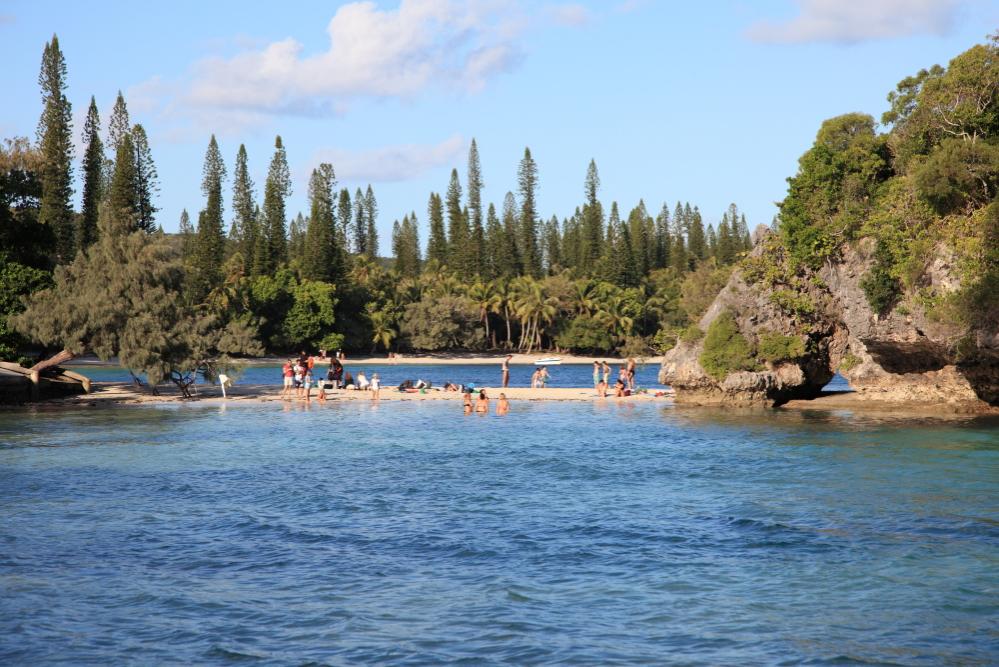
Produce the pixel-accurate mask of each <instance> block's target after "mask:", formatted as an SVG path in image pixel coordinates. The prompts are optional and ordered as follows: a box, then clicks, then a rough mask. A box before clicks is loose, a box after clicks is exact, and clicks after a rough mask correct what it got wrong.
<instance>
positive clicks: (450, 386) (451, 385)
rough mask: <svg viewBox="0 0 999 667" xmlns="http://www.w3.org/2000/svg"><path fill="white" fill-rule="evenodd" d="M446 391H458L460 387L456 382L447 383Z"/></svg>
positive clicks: (445, 385)
mask: <svg viewBox="0 0 999 667" xmlns="http://www.w3.org/2000/svg"><path fill="white" fill-rule="evenodd" d="M444 391H458V385H456V384H455V383H454V382H445V383H444Z"/></svg>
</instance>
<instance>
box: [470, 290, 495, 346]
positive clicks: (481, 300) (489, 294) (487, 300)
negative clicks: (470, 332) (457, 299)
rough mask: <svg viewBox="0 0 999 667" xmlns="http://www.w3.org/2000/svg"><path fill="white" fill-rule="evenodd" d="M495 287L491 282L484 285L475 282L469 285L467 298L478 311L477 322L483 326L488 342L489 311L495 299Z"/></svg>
mask: <svg viewBox="0 0 999 667" xmlns="http://www.w3.org/2000/svg"><path fill="white" fill-rule="evenodd" d="M494 290H495V286H494V284H493V283H492V282H488V283H484V282H482V281H481V280H476V281H475V282H474V283H472V284H471V285H469V287H468V292H467V296H468V298H469V299H471V300H472V301H473V302H475V306H476V307H477V308H478V309H479V321H480V322H482V323H483V324H484V325H485V329H486V340H487V341H488V340H489V309H490V306H491V304H492V302H493V300H494V299H495V291H494Z"/></svg>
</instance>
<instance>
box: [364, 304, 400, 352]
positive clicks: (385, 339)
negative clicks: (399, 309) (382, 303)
mask: <svg viewBox="0 0 999 667" xmlns="http://www.w3.org/2000/svg"><path fill="white" fill-rule="evenodd" d="M368 320H369V321H370V322H371V333H372V336H371V343H372V344H371V351H372V352H374V351H375V349H376V348H377V347H378V344H379V343H380V344H381V345H382V347H384V348H385V351H386V352H387V351H388V349H389V346H390V345H391V344H392V341H393V340H395V337H396V335H397V333H398V332H397V331H396V330H395V328H394V327H393V326H392V324H393V321H392V320H393V317H392V314H391V313H389V312H387V311H385V310H372V311H369V312H368Z"/></svg>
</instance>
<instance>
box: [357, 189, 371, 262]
mask: <svg viewBox="0 0 999 667" xmlns="http://www.w3.org/2000/svg"><path fill="white" fill-rule="evenodd" d="M365 203H366V201H365V199H364V193H363V192H361V188H357V190H356V191H355V192H354V225H353V230H354V243H355V246H354V252H356V253H357V254H358V255H367V254H368V218H367V216H366V215H365V213H364V205H365Z"/></svg>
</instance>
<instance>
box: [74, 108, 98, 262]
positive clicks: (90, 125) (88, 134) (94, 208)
mask: <svg viewBox="0 0 999 667" xmlns="http://www.w3.org/2000/svg"><path fill="white" fill-rule="evenodd" d="M83 145H84V149H83V165H82V167H83V200H82V202H81V204H80V217H79V223H78V225H77V229H76V242H77V245H78V246H79V247H80V248H86V247H87V246H89V245H91V244H92V243H93V242H94V241H96V240H97V216H98V212H99V210H98V207H99V206H100V203H101V199H102V198H103V197H104V144H103V143H102V142H101V117H100V114H99V113H98V112H97V102H96V101H95V100H94V98H93V97H91V98H90V108H89V109H87V120H86V122H84V124H83Z"/></svg>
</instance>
